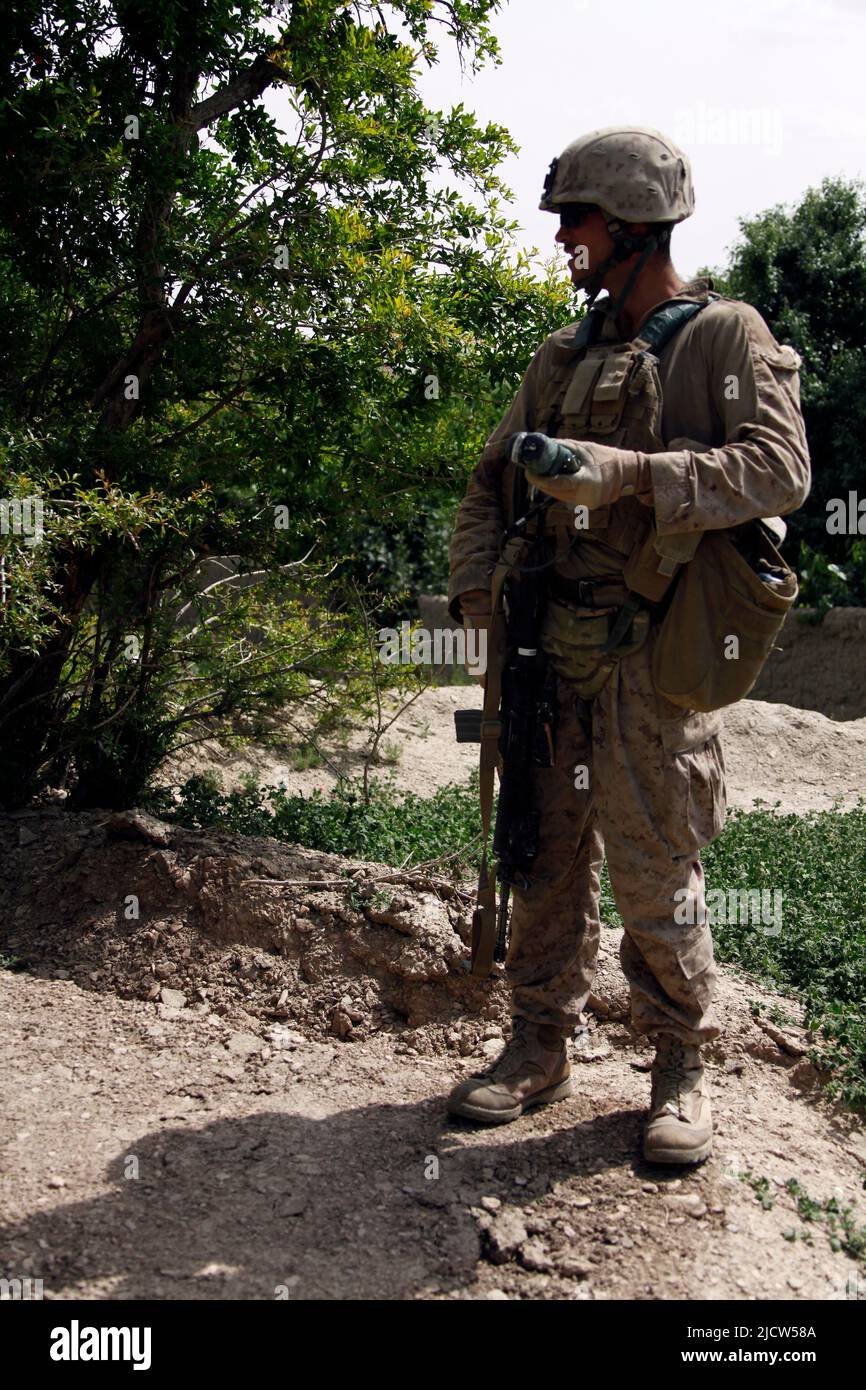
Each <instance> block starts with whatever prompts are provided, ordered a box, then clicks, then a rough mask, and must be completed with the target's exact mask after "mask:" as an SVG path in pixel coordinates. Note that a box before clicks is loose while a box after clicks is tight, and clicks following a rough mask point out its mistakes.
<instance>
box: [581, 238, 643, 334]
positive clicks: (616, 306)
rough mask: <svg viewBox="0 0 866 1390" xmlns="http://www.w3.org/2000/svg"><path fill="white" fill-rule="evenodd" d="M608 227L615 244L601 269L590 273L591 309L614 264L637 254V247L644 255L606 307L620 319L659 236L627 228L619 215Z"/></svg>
mask: <svg viewBox="0 0 866 1390" xmlns="http://www.w3.org/2000/svg"><path fill="white" fill-rule="evenodd" d="M607 229H608V231H609V232H610V235H611V236H612V237H613V240H614V247H613V250H612V251H611V253H610V255H609V256H608V257H607V258H606V259H605V260H604V261H603V262H602V263H601V265H600V266H599V267H598V270H595V271H593V273H592V275H589V276H587V279H586V285H585V286H583V287H582V288H585V289H586V290H587V291H588V299H587V304H586V307H587V310H589V309H591V308H592V306H593V305H594V303H595V301H596V299H597V298H598V295H599V293H600V291H601V289H602V281H603V280H604V277H605V275H606V274H607V272H608V271H609V270H610V268H611V267H612V266H615V265H620V264H621V263H622V262H623V261H627V260H628V258H629V256H632V255H634V253H635V251H638V250H640V253H641V254H640V256H639V257H638V259H637V261H636V262H635V264H634V265H633V266H632V269H631V271H630V272H629V277H628V279H627V280H626V282H625V284H624V285H623V287H622V289H621V290H620V293H619V294H618V295H617V298H616V302H615V303H613V304H612V305H611V307H610V308H608V309H607V310H606V316H607V318H609V319H616V317H617V315H618V314H619V312H620V310H621V309H622V307H623V305H624V304H625V302H626V300H627V299H628V296H629V295H630V294H631V291H632V289H633V288H634V283H635V281H636V280H637V277H638V276H639V275H640V273H641V271H642V270H643V268H644V266H645V265H646V263H647V261H648V260H649V258H650V256H651V255H652V253H653V252H654V251H655V250H656V249H657V248H658V238H657V237H656V235H655V233H653V232H651V233H650V234H649V236H643V235H642V236H635V235H634V233H632V232H626V231H624V230H623V227H622V223H621V222H620V221H619V220H618V219H617V218H609V219H608V222H607Z"/></svg>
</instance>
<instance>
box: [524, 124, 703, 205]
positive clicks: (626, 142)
mask: <svg viewBox="0 0 866 1390" xmlns="http://www.w3.org/2000/svg"><path fill="white" fill-rule="evenodd" d="M563 203H595V204H597V206H598V207H600V208H601V209H602V211H603V212H605V213H607V214H608V215H610V216H612V217H615V218H618V219H619V220H620V221H622V222H682V221H683V220H684V218H686V217H691V215H692V213H693V212H694V209H695V195H694V191H693V189H692V171H691V166H690V164H689V161H688V158H687V157H686V155H685V154H684V153H683V151H682V150H681V149H679V148H678V147H677V146H676V145H675V144H674V143H673V141H672V140H669V139H668V138H667V136H665V135H662V134H661V132H660V131H658V130H652V129H650V127H648V126H607V127H606V128H605V129H603V130H591V131H590V132H589V134H588V135H582V136H580V138H579V139H578V140H572V142H571V144H570V145H567V146H566V148H565V149H564V150H563V152H562V154H561V155H559V157H558V158H557V159H554V160H552V161H551V165H550V169H549V171H548V174H547V178H546V179H545V180H544V191H543V193H542V195H541V202H540V203H539V205H538V206H539V208H540V209H541V211H542V212H558V211H559V209H560V206H561V205H562V204H563Z"/></svg>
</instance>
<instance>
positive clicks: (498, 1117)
mask: <svg viewBox="0 0 866 1390" xmlns="http://www.w3.org/2000/svg"><path fill="white" fill-rule="evenodd" d="M511 1025H512V1027H511V1038H510V1040H509V1042H507V1043H506V1045H505V1049H504V1051H503V1052H502V1054H501V1056H499V1057H497V1059H496V1061H495V1062H494V1064H493V1066H492V1067H491V1068H490V1070H489V1071H486V1072H474V1073H473V1075H472V1076H469V1077H467V1078H466V1080H465V1081H461V1082H459V1083H458V1085H456V1086H455V1087H454V1090H453V1091H452V1092H451V1094H450V1095H449V1097H448V1102H447V1104H448V1110H449V1113H450V1114H452V1115H461V1116H463V1117H464V1118H465V1119H469V1120H482V1121H485V1122H486V1123H488V1124H505V1123H506V1122H507V1121H508V1120H516V1119H517V1118H518V1116H519V1115H522V1114H523V1112H524V1110H528V1109H529V1107H530V1106H532V1105H547V1104H549V1103H550V1101H553V1100H564V1099H565V1097H566V1096H570V1095H571V1063H570V1062H569V1060H568V1051H567V1048H566V1039H567V1038H568V1037H569V1036H570V1035H571V1032H572V1029H571V1028H557V1027H556V1026H555V1025H554V1024H547V1023H542V1024H539V1023H533V1022H532V1021H531V1020H530V1019H528V1018H521V1017H515V1018H513V1019H512V1020H511Z"/></svg>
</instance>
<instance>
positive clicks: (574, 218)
mask: <svg viewBox="0 0 866 1390" xmlns="http://www.w3.org/2000/svg"><path fill="white" fill-rule="evenodd" d="M595 210H596V208H595V203H562V204H561V206H560V208H559V225H560V227H579V226H580V224H581V222H585V221H586V219H587V217H589V215H590V213H591V212H595Z"/></svg>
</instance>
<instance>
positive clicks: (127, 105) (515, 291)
mask: <svg viewBox="0 0 866 1390" xmlns="http://www.w3.org/2000/svg"><path fill="white" fill-rule="evenodd" d="M496 4H497V0H447V3H446V0H385V3H379V0H356V3H354V4H352V5H351V6H349V5H346V4H345V3H343V2H342V0H304V3H303V4H292V5H286V4H285V3H282V0H279V3H278V0H231V3H229V0H212V3H209V4H207V5H201V4H193V5H189V4H188V3H185V0H160V3H158V4H156V5H150V6H148V5H144V6H141V5H135V4H132V3H130V0H122V2H121V0H114V3H111V4H103V3H96V4H91V5H85V6H73V7H72V8H71V9H70V6H69V5H68V4H67V3H66V0H35V2H34V3H30V4H25V5H21V6H18V7H16V9H15V12H14V14H10V15H9V16H8V22H7V23H6V24H5V26H4V30H3V35H2V41H0V173H2V179H3V187H4V197H3V200H2V208H0V302H2V307H3V312H2V314H0V477H2V479H3V498H4V499H7V500H8V501H9V502H11V503H14V504H15V506H17V507H19V508H21V507H24V506H25V505H28V506H30V505H31V503H30V502H28V499H33V500H34V501H37V502H39V503H41V505H42V508H43V513H44V514H43V517H42V525H41V539H39V538H38V537H36V538H35V543H34V544H30V543H26V542H22V539H21V536H22V535H23V534H27V532H25V531H24V530H23V528H22V525H21V523H20V521H19V522H17V523H16V524H17V527H18V530H17V531H16V530H15V529H14V526H13V528H12V529H10V530H9V532H8V533H6V531H5V528H4V531H3V532H2V533H0V558H2V560H3V565H4V584H3V598H2V603H3V623H2V628H0V737H2V740H3V744H4V750H5V754H4V758H3V760H2V764H0V806H4V807H5V808H7V809H10V808H12V807H14V806H16V805H21V804H25V803H26V801H27V800H28V798H29V797H30V796H31V795H32V794H33V793H34V792H36V791H38V790H39V789H40V788H41V787H42V786H44V785H45V784H46V783H51V784H53V785H56V784H58V783H63V784H65V785H68V786H70V788H71V791H72V796H73V804H76V805H79V806H88V805H101V806H112V807H117V806H128V805H131V804H134V802H135V800H136V799H137V798H138V797H139V796H140V793H141V790H142V788H143V787H144V785H145V784H146V782H147V779H148V778H149V777H150V776H151V775H152V773H153V771H154V769H155V768H156V767H157V766H158V765H159V763H160V762H161V760H162V759H163V758H164V757H165V756H166V755H167V754H169V753H171V752H172V751H174V750H176V749H178V748H179V747H181V746H182V745H183V744H184V743H185V742H187V741H189V739H190V738H191V737H196V738H202V737H206V736H208V735H209V734H210V733H211V731H212V730H213V729H215V728H219V727H222V726H223V725H224V723H225V721H226V720H228V719H231V718H232V717H233V716H235V715H241V716H244V717H248V718H250V719H253V720H255V719H260V720H267V718H268V716H269V715H270V714H271V713H272V712H273V711H274V710H276V709H278V708H285V706H286V705H287V704H291V703H292V702H300V701H303V702H304V703H308V702H309V701H310V700H311V699H313V698H319V699H321V696H322V690H323V689H327V691H328V692H329V698H330V700H331V701H332V703H334V704H336V705H337V706H338V707H340V708H342V709H343V711H344V712H345V713H347V714H348V715H349V716H350V717H351V716H353V715H354V714H355V713H357V711H358V708H359V704H362V703H363V702H364V700H365V698H366V697H368V696H369V693H370V686H371V673H370V670H369V662H368V661H367V648H368V646H369V643H368V642H367V641H366V631H365V624H364V622H363V621H362V620H361V618H360V616H359V611H360V606H361V605H360V604H359V603H358V602H357V601H356V600H357V598H358V595H357V594H356V593H355V592H354V589H353V587H352V581H355V582H356V583H358V584H361V585H362V587H364V588H365V592H364V594H363V595H362V598H363V606H364V608H365V609H366V610H367V611H368V613H369V612H372V611H374V609H375V605H374V604H371V603H370V602H369V598H370V592H371V586H372V587H373V593H374V594H375V595H377V596H380V595H387V597H388V600H389V602H390V603H391V604H392V606H393V605H394V604H395V603H397V602H399V601H400V600H399V599H398V595H399V594H400V592H401V591H402V590H403V589H404V588H405V586H406V582H407V581H409V582H410V583H412V584H414V583H415V582H417V581H423V582H432V581H433V579H434V578H435V579H436V582H440V580H439V578H438V576H441V572H442V565H443V561H444V554H445V538H446V536H447V531H448V529H449V526H450V516H451V514H452V513H453V509H454V507H455V505H456V499H457V496H458V494H461V493H462V491H463V488H464V485H465V480H466V476H467V474H468V472H469V469H470V467H471V466H472V463H473V462H474V459H475V457H477V454H478V452H479V451H480V449H481V447H482V445H483V442H484V440H485V438H486V437H487V434H488V433H489V431H490V429H491V428H492V427H493V425H494V424H495V422H496V420H497V419H498V418H499V416H500V415H501V413H502V411H503V409H504V408H505V405H506V404H507V402H508V400H509V399H510V398H511V396H512V394H513V392H514V390H515V388H516V386H517V384H518V382H519V380H520V377H521V375H522V373H523V371H524V369H525V367H526V364H527V363H528V361H529V359H530V357H531V356H532V353H533V352H534V350H535V348H536V347H537V345H538V343H539V342H540V341H541V340H542V339H543V338H544V336H545V335H546V334H547V333H548V332H549V331H550V330H551V329H553V328H555V327H558V326H559V325H560V324H561V323H563V322H565V321H567V320H568V319H569V318H573V317H574V316H575V314H574V309H573V294H572V291H571V288H570V286H569V285H568V282H567V279H566V277H565V276H564V274H563V271H562V267H561V266H560V267H559V269H558V270H557V271H556V272H554V271H553V270H552V269H550V270H549V271H548V272H547V273H545V272H544V271H542V273H541V274H540V275H539V274H538V272H537V270H535V269H533V268H531V267H530V265H529V262H528V259H527V257H526V256H524V255H522V254H521V253H520V252H519V250H518V248H517V246H516V244H515V239H514V230H515V226H516V224H515V223H514V222H512V221H509V220H508V218H507V216H506V213H505V210H504V208H505V204H506V202H507V200H508V198H509V196H510V195H509V190H508V188H507V187H506V185H505V184H504V183H503V181H502V179H501V177H500V175H499V173H498V172H497V171H498V169H499V167H500V165H501V163H502V160H503V159H504V158H505V157H506V156H507V155H508V154H510V153H512V152H513V151H514V145H513V142H512V140H511V138H510V136H509V134H508V131H507V130H506V129H505V128H504V127H503V126H500V125H496V124H494V123H481V122H479V121H478V120H476V118H475V117H474V116H473V115H472V113H471V112H469V111H467V110H466V109H465V108H464V107H463V105H462V104H458V105H456V106H454V107H453V108H451V109H449V110H444V111H431V110H428V109H427V108H426V107H425V105H424V102H423V101H422V99H421V96H420V92H419V85H420V77H421V74H422V73H423V72H424V71H425V70H426V69H427V68H429V67H431V66H432V65H433V64H435V63H436V61H437V57H438V54H439V52H440V49H441V46H442V45H443V44H450V45H454V46H455V47H456V48H457V50H458V51H459V54H460V58H461V62H462V64H463V65H464V66H465V68H466V69H467V70H469V71H475V70H477V69H478V68H479V67H480V66H482V65H483V64H484V63H486V62H495V61H496V57H497V45H496V40H495V37H494V36H493V34H492V32H491V29H490V18H491V16H492V14H493V13H494V12H495V10H496ZM552 264H553V262H552V260H551V266H552ZM30 534H31V535H32V534H33V523H32V522H31V523H30ZM377 547H378V549H377ZM419 555H420V556H422V557H426V559H422V560H419V559H418V556H419ZM219 556H232V557H237V565H238V569H239V571H240V573H241V574H242V575H244V576H249V577H250V578H251V579H252V578H253V577H254V578H255V580H256V582H251V583H249V584H248V585H247V586H246V587H244V588H243V589H242V590H240V591H238V590H235V589H233V588H232V587H231V585H229V584H225V583H221V584H220V586H219V587H216V588H214V589H213V590H212V591H211V592H210V593H208V594H207V595H203V594H202V593H201V589H202V584H203V580H202V575H201V567H202V565H203V564H206V563H209V562H210V559H211V557H219ZM206 579H207V580H209V581H212V580H213V576H212V575H207V576H206ZM181 610H184V614H185V616H184V618H183V621H181V622H179V621H178V615H179V614H180V612H181ZM378 674H379V676H380V678H381V682H382V683H383V684H384V683H385V682H386V680H387V681H388V682H390V683H392V684H393V683H395V682H396V680H397V677H396V673H395V672H394V671H393V669H392V670H391V671H390V672H388V671H386V670H385V668H383V669H382V671H380V672H379V673H378ZM392 677H393V680H392Z"/></svg>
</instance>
